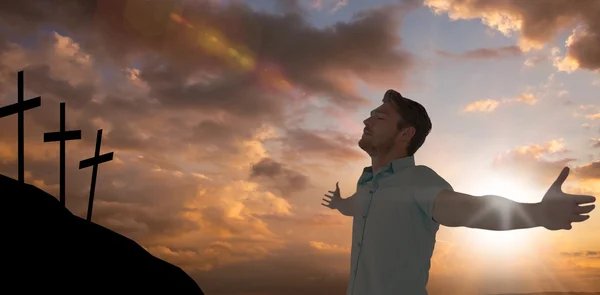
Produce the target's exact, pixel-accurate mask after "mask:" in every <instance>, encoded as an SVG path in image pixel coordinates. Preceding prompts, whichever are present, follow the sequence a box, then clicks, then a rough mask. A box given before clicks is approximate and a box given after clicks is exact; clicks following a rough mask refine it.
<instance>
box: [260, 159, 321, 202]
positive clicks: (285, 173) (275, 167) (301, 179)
mask: <svg viewBox="0 0 600 295" xmlns="http://www.w3.org/2000/svg"><path fill="white" fill-rule="evenodd" d="M250 179H260V180H262V181H263V182H266V186H268V187H273V188H275V189H276V190H277V191H279V192H280V193H281V194H283V196H289V194H291V193H295V192H299V191H302V190H305V189H306V188H307V186H308V185H309V180H308V177H307V176H306V175H304V174H302V173H300V172H297V171H294V170H292V169H289V168H286V167H284V166H283V165H282V164H281V163H279V162H277V161H275V160H273V159H270V158H263V159H261V160H260V161H259V162H258V163H256V164H253V165H252V167H251V169H250Z"/></svg>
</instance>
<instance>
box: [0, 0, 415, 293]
mask: <svg viewBox="0 0 600 295" xmlns="http://www.w3.org/2000/svg"><path fill="white" fill-rule="evenodd" d="M184 4H185V5H184ZM342 4H343V2H342ZM340 5H341V4H340ZM332 8H335V6H334V7H332ZM289 12H290V13H287V14H283V15H282V14H268V13H266V12H259V11H254V10H252V9H250V8H249V7H247V6H245V5H244V4H243V3H241V2H237V1H236V2H235V3H232V4H227V3H216V2H215V1H195V2H193V3H192V2H189V1H186V2H184V1H133V0H129V1H99V2H95V1H91V2H90V1H57V2H56V3H54V2H53V3H52V5H49V4H48V3H46V2H45V1H21V2H14V1H13V2H11V1H9V2H2V3H1V4H0V25H1V26H2V28H3V30H2V32H0V48H1V49H0V104H2V105H6V104H9V103H14V102H16V101H15V97H16V93H15V90H16V89H15V88H16V72H17V71H19V70H24V72H25V95H26V97H27V98H30V97H34V96H38V95H39V96H41V97H42V106H41V107H40V108H36V109H33V110H29V111H27V112H26V115H25V126H26V127H25V128H26V129H25V130H26V134H25V135H26V136H25V158H26V160H25V169H26V182H28V183H32V184H34V185H36V186H39V187H40V188H42V189H44V190H46V191H48V192H49V193H51V194H53V195H55V196H58V183H59V179H58V176H57V174H58V169H59V164H58V149H59V145H58V144H57V143H43V134H44V133H45V132H54V131H57V130H58V128H59V118H58V114H59V102H66V111H67V116H66V121H67V122H66V127H67V129H68V130H73V129H77V130H81V131H82V139H81V140H79V141H72V142H68V143H67V145H66V146H67V159H66V167H67V169H66V170H67V172H66V174H67V175H66V176H67V178H66V185H67V187H66V191H67V208H68V209H69V210H70V211H72V212H73V213H74V214H77V215H79V216H85V214H86V210H87V199H88V196H89V186H90V182H91V169H83V170H79V169H78V164H79V161H81V160H83V159H86V158H89V157H91V156H93V147H94V145H95V141H96V132H97V130H98V129H102V130H103V139H102V146H101V152H102V153H106V152H114V153H115V156H114V160H113V161H111V162H108V163H105V164H102V165H100V168H99V171H98V179H97V186H96V191H95V199H96V200H95V205H94V214H93V221H94V222H96V223H98V224H100V225H102V226H105V227H107V228H110V229H112V230H114V231H117V232H119V233H121V234H123V235H125V236H127V237H129V238H132V239H134V240H135V241H137V242H139V243H140V244H141V245H142V246H144V247H145V248H146V249H148V250H149V251H150V252H151V253H153V254H155V255H157V256H158V257H161V258H163V259H165V260H167V261H169V262H172V263H175V264H177V265H179V266H181V267H182V268H184V269H185V270H186V271H188V272H189V273H190V274H192V275H193V277H194V278H195V279H197V280H198V282H199V283H200V285H201V286H202V288H203V289H205V290H206V291H207V292H209V291H210V290H213V291H214V290H218V291H220V292H229V291H230V294H234V293H235V292H238V293H243V292H246V291H247V292H250V291H256V292H271V291H273V290H275V291H273V292H278V291H277V290H279V291H280V292H285V291H281V290H290V289H293V288H294V287H298V288H299V289H300V290H304V291H306V290H308V293H309V294H320V293H323V292H325V293H326V294H330V293H329V291H332V292H339V291H342V292H343V290H344V289H345V276H346V275H347V274H346V268H347V253H343V251H342V250H343V249H344V246H343V245H339V244H336V241H335V240H333V241H332V238H331V237H332V236H334V235H331V234H330V232H329V231H330V230H331V229H332V228H334V229H339V228H341V227H342V226H345V225H347V224H348V219H347V218H344V217H342V216H338V215H333V214H331V212H329V211H327V213H322V212H325V211H317V212H311V211H313V210H314V209H313V208H312V207H310V206H308V205H306V203H305V202H304V201H301V200H302V199H303V198H302V196H304V195H305V194H309V193H312V192H310V191H308V189H310V188H312V187H313V186H319V185H320V183H319V182H320V179H319V175H321V174H319V173H331V170H332V169H331V168H329V167H328V164H329V162H328V161H338V162H344V163H351V162H353V161H356V160H363V159H364V157H365V155H364V153H362V152H361V151H360V150H358V149H357V148H356V141H355V140H354V139H352V136H351V135H349V134H346V133H343V132H340V131H330V130H313V129H310V128H308V127H306V126H303V125H302V124H296V123H297V121H296V120H292V119H290V118H292V117H293V118H297V117H302V116H303V115H305V113H303V112H306V110H307V109H310V108H307V105H308V106H310V105H311V104H312V103H313V102H314V100H315V99H317V98H318V99H319V100H320V101H322V102H325V105H326V106H324V107H322V108H324V109H325V108H326V109H327V110H335V111H336V112H337V113H343V114H345V115H346V119H347V118H348V117H351V116H352V114H353V112H354V111H356V110H357V109H359V108H361V107H363V106H365V105H368V104H370V100H368V99H367V98H365V97H363V96H362V95H361V93H360V91H359V87H358V86H356V85H359V84H360V82H365V83H367V84H370V85H377V84H383V83H386V82H389V81H393V82H394V84H395V85H397V83H400V84H401V83H403V79H404V77H405V74H406V73H407V70H409V69H412V68H413V66H414V65H415V62H414V61H413V57H412V56H411V55H410V54H408V53H407V52H405V51H403V50H402V39H401V38H400V37H398V33H397V32H398V29H399V28H400V24H401V23H402V13H403V11H402V9H401V8H398V7H396V6H392V7H381V8H378V9H374V10H365V11H362V12H360V13H358V14H356V16H355V17H354V18H353V19H351V20H350V21H348V22H343V23H342V22H340V23H336V24H333V25H331V26H329V27H326V28H321V29H320V28H316V27H313V26H312V25H311V24H310V23H309V22H308V21H307V20H306V19H304V16H303V14H301V13H291V12H293V9H291V10H290V11H289ZM356 40H362V41H361V42H360V43H356ZM331 120H333V121H334V122H335V121H336V120H340V118H337V117H332V118H331ZM0 124H1V125H2V126H1V127H2V128H0V173H2V174H4V175H7V176H11V177H16V172H17V166H16V154H17V153H16V151H17V147H16V141H17V140H16V133H17V120H16V118H15V117H8V118H2V119H1V120H0ZM314 168H318V169H314ZM305 171H310V173H306V172H305ZM317 189H318V188H317ZM319 190H321V189H319ZM324 190H325V189H322V191H324ZM292 194H293V195H294V197H292V198H289V195H292ZM296 195H298V197H296ZM284 197H285V198H284ZM319 199H320V198H317V199H316V200H315V202H314V204H315V205H314V208H321V209H322V210H326V209H324V208H322V207H319V205H318V204H319V201H318V200H319ZM304 200H305V199H304ZM307 207H308V209H307ZM306 212H308V213H306ZM294 231H296V232H299V231H302V233H303V234H302V235H296V234H294V233H295V232H294ZM308 233H310V237H307V236H306V235H308ZM310 241H316V243H315V242H313V243H312V244H311V243H310ZM315 245H316V246H317V248H319V247H320V248H319V249H317V248H315ZM340 249H342V250H340ZM290 265H291V266H294V267H288V266H290ZM282 266H283V267H284V268H285V271H282ZM252 274H261V275H264V276H263V277H260V278H262V279H259V280H253V279H248V277H249V276H250V277H252ZM265 278H276V279H278V280H281V283H273V281H271V280H270V279H265ZM231 282H236V284H232V283H231ZM285 284H287V285H285ZM303 286H304V287H303ZM302 288H304V289H302ZM221 290H223V291H221ZM304 291H303V292H302V294H306V292H304ZM286 294H293V293H290V292H286Z"/></svg>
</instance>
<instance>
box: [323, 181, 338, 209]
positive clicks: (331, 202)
mask: <svg viewBox="0 0 600 295" xmlns="http://www.w3.org/2000/svg"><path fill="white" fill-rule="evenodd" d="M328 192H329V193H330V194H331V195H328V194H325V196H326V197H327V198H329V199H323V201H325V203H321V205H323V206H325V207H327V208H330V209H339V204H340V202H341V201H342V197H341V196H340V187H339V186H338V182H336V183H335V191H328Z"/></svg>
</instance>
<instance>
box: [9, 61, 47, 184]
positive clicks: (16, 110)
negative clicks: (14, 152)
mask: <svg viewBox="0 0 600 295" xmlns="http://www.w3.org/2000/svg"><path fill="white" fill-rule="evenodd" d="M17 77H18V82H17V103H15V104H11V105H7V106H5V107H1V108H0V118H3V117H7V116H10V115H14V114H17V120H18V125H19V126H18V137H19V141H18V149H19V161H18V165H19V182H20V183H25V123H24V120H23V119H24V112H25V111H26V110H30V109H33V108H37V107H39V106H41V105H42V98H41V97H39V96H38V97H35V98H32V99H28V100H24V98H23V97H24V96H25V93H24V89H23V88H24V87H23V71H20V72H19V73H18V76H17Z"/></svg>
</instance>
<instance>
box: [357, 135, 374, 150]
mask: <svg viewBox="0 0 600 295" xmlns="http://www.w3.org/2000/svg"><path fill="white" fill-rule="evenodd" d="M358 146H359V147H360V148H361V149H362V150H363V151H365V152H369V150H370V147H371V142H370V141H369V140H367V139H365V136H364V135H363V137H361V139H359V140H358Z"/></svg>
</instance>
